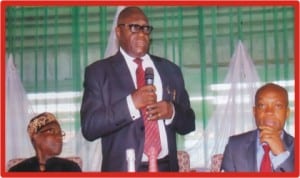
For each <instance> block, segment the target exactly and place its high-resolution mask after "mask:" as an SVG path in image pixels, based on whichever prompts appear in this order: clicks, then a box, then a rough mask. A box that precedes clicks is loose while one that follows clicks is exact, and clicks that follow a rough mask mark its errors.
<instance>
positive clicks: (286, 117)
mask: <svg viewBox="0 0 300 178" xmlns="http://www.w3.org/2000/svg"><path fill="white" fill-rule="evenodd" d="M290 113H291V111H290V108H289V107H288V108H287V110H286V114H285V120H288V118H289V117H290Z"/></svg>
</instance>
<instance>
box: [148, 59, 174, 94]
mask: <svg viewBox="0 0 300 178" xmlns="http://www.w3.org/2000/svg"><path fill="white" fill-rule="evenodd" d="M150 57H151V59H152V61H153V63H154V65H155V68H156V69H157V72H158V73H159V76H160V79H161V82H162V91H163V93H162V98H163V100H168V99H167V92H166V90H165V89H166V88H168V86H169V78H170V76H168V75H169V73H168V71H167V70H166V69H168V68H167V67H165V62H163V60H161V59H160V58H157V57H155V56H150Z"/></svg>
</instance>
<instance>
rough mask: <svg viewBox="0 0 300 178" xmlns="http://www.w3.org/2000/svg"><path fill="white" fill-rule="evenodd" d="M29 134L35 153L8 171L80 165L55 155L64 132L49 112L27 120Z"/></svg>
mask: <svg viewBox="0 0 300 178" xmlns="http://www.w3.org/2000/svg"><path fill="white" fill-rule="evenodd" d="M27 132H28V134H29V137H30V140H31V142H32V145H33V147H34V149H35V153H36V155H35V156H34V157H31V158H28V159H25V160H24V161H22V162H20V163H19V164H17V165H15V166H13V167H12V168H10V169H9V170H8V171H10V172H18V171H24V172H25V171H26V172H28V171H33V172H36V171H46V172H47V171H49V172H50V171H76V172H81V169H80V167H79V166H78V164H76V163H75V162H73V161H70V160H67V159H64V158H58V157H55V156H56V155H59V154H60V153H61V151H62V138H63V136H65V133H64V132H63V131H62V130H61V128H60V125H59V123H58V121H57V120H56V118H55V116H54V115H53V114H51V113H47V112H45V113H42V114H40V115H38V116H36V117H34V118H33V119H31V121H30V122H29V125H28V128H27Z"/></svg>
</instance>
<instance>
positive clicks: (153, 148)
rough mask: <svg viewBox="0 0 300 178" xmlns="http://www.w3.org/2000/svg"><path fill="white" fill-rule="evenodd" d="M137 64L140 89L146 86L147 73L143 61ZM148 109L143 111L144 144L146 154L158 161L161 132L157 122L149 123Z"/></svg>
mask: <svg viewBox="0 0 300 178" xmlns="http://www.w3.org/2000/svg"><path fill="white" fill-rule="evenodd" d="M134 62H135V63H137V65H138V67H137V69H136V80H137V88H140V87H142V86H144V85H145V71H144V69H143V67H142V60H141V59H139V58H137V59H135V60H134ZM145 112H146V109H145V108H143V109H142V116H143V118H144V125H145V144H144V153H145V154H146V155H147V156H148V158H149V160H150V158H155V159H157V156H158V154H159V153H160V151H161V144H160V137H159V130H158V123H157V121H148V120H147V119H146V117H145V116H146V115H145Z"/></svg>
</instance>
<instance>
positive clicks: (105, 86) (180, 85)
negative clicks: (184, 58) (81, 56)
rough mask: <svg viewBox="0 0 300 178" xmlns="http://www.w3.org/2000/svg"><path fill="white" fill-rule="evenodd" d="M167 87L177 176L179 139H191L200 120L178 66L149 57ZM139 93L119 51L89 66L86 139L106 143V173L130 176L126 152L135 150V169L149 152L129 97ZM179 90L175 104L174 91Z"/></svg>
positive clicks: (170, 145)
mask: <svg viewBox="0 0 300 178" xmlns="http://www.w3.org/2000/svg"><path fill="white" fill-rule="evenodd" d="M150 57H151V59H152V60H153V62H154V65H155V67H156V68H157V70H158V72H159V74H160V77H161V80H162V85H163V100H167V101H173V104H174V107H175V117H174V120H173V122H172V124H170V125H168V126H165V128H166V133H167V138H168V148H169V157H170V165H171V169H172V171H177V170H178V161H177V148H176V133H179V134H187V133H189V132H191V131H193V130H194V129H195V115H194V112H193V110H192V109H191V107H190V102H189V96H188V93H187V92H186V90H185V88H184V80H183V76H182V73H181V71H180V69H179V67H178V66H176V65H175V64H173V63H171V62H170V61H168V60H166V59H162V58H159V57H156V56H152V55H150ZM134 90H135V87H134V83H133V80H132V78H131V75H130V72H129V69H128V67H127V65H126V62H125V59H124V57H123V56H122V54H121V53H120V51H119V52H118V53H117V54H116V55H114V56H112V57H109V58H107V59H103V60H99V61H96V62H94V63H93V64H91V65H89V66H88V67H87V68H86V70H85V78H84V94H83V99H82V106H81V129H82V134H83V136H84V137H85V138H86V139H87V140H89V141H93V140H95V139H98V138H101V141H102V154H103V160H102V171H127V162H126V153H125V152H126V149H128V148H134V150H135V155H136V162H135V166H136V168H138V167H139V165H140V163H141V159H142V153H143V149H144V148H143V147H144V134H145V132H144V124H143V119H141V118H140V119H136V120H134V121H133V120H132V118H131V116H130V113H129V110H128V106H127V101H126V97H127V96H128V95H129V94H130V93H132V92H133V91H134ZM175 90H176V98H175V100H173V99H172V98H173V95H172V94H171V92H170V91H175Z"/></svg>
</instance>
